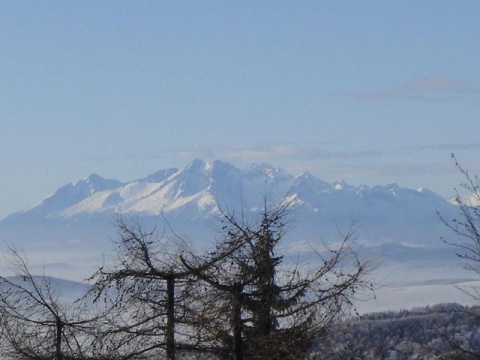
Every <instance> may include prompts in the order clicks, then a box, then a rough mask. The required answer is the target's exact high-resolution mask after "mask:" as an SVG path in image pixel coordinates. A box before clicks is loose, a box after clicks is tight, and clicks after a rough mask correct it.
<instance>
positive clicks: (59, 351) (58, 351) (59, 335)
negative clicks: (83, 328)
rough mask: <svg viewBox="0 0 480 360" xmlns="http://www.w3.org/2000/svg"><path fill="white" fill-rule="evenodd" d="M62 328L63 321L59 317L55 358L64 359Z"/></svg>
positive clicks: (57, 319) (57, 359) (56, 323)
mask: <svg viewBox="0 0 480 360" xmlns="http://www.w3.org/2000/svg"><path fill="white" fill-rule="evenodd" d="M62 328H63V323H62V321H61V320H60V319H59V318H56V319H55V360H62Z"/></svg>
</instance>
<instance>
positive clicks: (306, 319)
mask: <svg viewBox="0 0 480 360" xmlns="http://www.w3.org/2000/svg"><path fill="white" fill-rule="evenodd" d="M290 210H291V208H290V206H289V205H288V204H286V205H285V204H283V205H280V206H278V207H276V208H274V209H272V210H268V209H266V208H265V210H264V211H263V213H262V214H261V215H260V218H259V219H257V221H248V220H245V218H244V217H243V216H242V217H241V218H240V219H239V218H237V217H236V216H235V214H228V213H225V212H224V213H223V219H222V223H221V231H222V232H223V234H224V240H223V242H221V243H220V244H219V245H218V246H217V248H216V250H215V251H214V252H212V253H209V254H207V255H206V256H198V255H196V254H189V255H186V254H184V255H183V256H182V262H183V264H184V265H185V267H186V268H187V269H188V270H190V271H191V272H192V274H193V275H194V276H195V277H197V278H198V280H199V281H201V283H203V284H204V286H205V291H204V293H203V294H202V299H201V301H203V306H202V310H203V312H204V313H203V317H205V318H210V319H212V320H213V321H210V322H204V323H206V324H207V326H208V327H207V328H208V331H210V333H211V334H213V335H215V339H216V341H217V342H218V345H219V346H221V347H223V350H224V354H223V357H224V358H226V357H230V356H231V357H233V358H234V359H236V360H240V359H244V358H248V359H265V358H275V359H279V358H284V359H300V358H303V357H305V356H306V354H307V353H308V351H309V349H310V348H311V346H312V344H313V343H314V341H317V340H318V339H319V338H320V337H321V335H322V334H323V333H324V332H325V331H327V329H328V327H329V325H330V324H331V323H332V322H333V321H334V320H335V319H337V318H338V316H339V315H340V314H341V313H342V310H344V309H345V306H348V305H351V300H352V298H353V297H354V296H355V294H356V293H357V291H359V290H360V289H362V288H365V287H367V288H369V289H371V288H372V284H371V283H369V282H368V281H367V280H366V275H367V274H368V273H369V271H370V269H371V263H370V262H369V261H362V260H360V259H359V258H358V256H357V254H356V252H355V251H354V250H353V249H352V247H351V240H352V238H353V233H352V232H349V233H347V235H346V236H345V237H344V239H343V241H342V242H341V244H340V245H339V246H338V247H337V248H335V249H330V250H328V254H329V255H328V257H322V256H321V255H320V254H318V255H319V258H318V259H316V260H317V261H316V262H315V263H311V264H310V266H309V267H308V266H306V264H299V263H296V264H293V265H292V266H288V265H287V264H286V263H285V262H284V258H283V256H282V255H279V254H278V244H279V242H280V241H281V240H282V238H283V237H284V235H285V227H286V225H287V216H288V215H289V213H290ZM232 247H233V249H234V250H233V251H231V254H230V255H229V256H228V257H225V258H224V261H217V262H214V263H213V264H212V262H211V260H210V259H211V257H212V256H216V255H217V253H218V252H220V253H225V252H228V251H227V250H226V249H232ZM206 263H210V264H211V266H204V264H206Z"/></svg>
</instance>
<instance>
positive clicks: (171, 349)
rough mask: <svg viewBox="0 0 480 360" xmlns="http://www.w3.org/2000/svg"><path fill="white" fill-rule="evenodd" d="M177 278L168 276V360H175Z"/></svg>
mask: <svg viewBox="0 0 480 360" xmlns="http://www.w3.org/2000/svg"><path fill="white" fill-rule="evenodd" d="M175 347H176V346H175V278H174V276H170V277H168V278H167V329H166V351H167V360H175V350H176V349H175Z"/></svg>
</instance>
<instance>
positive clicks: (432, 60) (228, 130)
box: [0, 0, 480, 217]
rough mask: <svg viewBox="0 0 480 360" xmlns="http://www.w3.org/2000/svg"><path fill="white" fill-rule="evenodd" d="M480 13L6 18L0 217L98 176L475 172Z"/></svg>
mask: <svg viewBox="0 0 480 360" xmlns="http://www.w3.org/2000/svg"><path fill="white" fill-rule="evenodd" d="M479 18H480V1H478V0H472V1H468V0H456V1H448V0H445V1H440V0H431V1H428V0H422V1H418V0H414V1H394V0H392V1H383V0H377V1H368V0H361V1H360V0H359V1H332V0H315V1H296V0H295V1H294V0H291V1H280V0H277V1H267V0H262V1H258V0H252V1H246V0H242V1H225V0H221V1H220V0H219V1H208V0H205V1H197V0H196V1H173V0H172V1H139V0H136V1H118V0H116V1H106V0H102V1H93V0H92V1H63V0H62V1H47V0H43V1H33V0H32V1H21V0H19V1H1V2H0V49H1V50H0V51H1V53H0V54H1V55H0V69H1V77H0V126H1V129H0V130H1V131H0V164H1V165H2V170H1V176H0V188H1V189H2V191H1V192H0V217H2V216H5V215H7V214H9V213H12V212H14V211H17V210H21V209H25V208H26V207H28V206H31V205H33V204H34V203H35V202H37V201H39V200H41V199H42V198H43V197H44V196H46V195H48V194H49V193H51V192H53V191H55V190H56V189H57V188H58V187H60V186H61V185H64V184H65V183H68V182H71V181H75V180H78V179H80V178H84V177H86V176H88V175H89V174H91V173H94V172H95V173H99V174H100V175H102V176H104V177H108V178H117V179H120V180H123V181H128V180H134V179H136V178H139V177H144V176H146V175H148V174H150V173H153V172H155V171H156V170H159V169H162V168H165V167H170V166H176V167H183V166H185V165H187V164H188V163H189V162H190V161H191V160H192V159H194V158H202V159H204V160H213V159H217V158H219V159H223V160H227V161H230V162H232V163H233V164H235V165H237V166H240V167H241V166H243V165H244V164H248V163H251V162H270V163H272V164H273V165H276V166H279V167H283V168H285V169H286V170H289V171H291V172H292V173H300V172H303V171H305V170H309V171H311V172H312V173H314V174H315V175H316V176H318V177H320V178H322V179H324V180H326V181H335V180H341V179H344V180H346V181H347V182H349V183H352V184H354V185H359V184H362V183H366V184H369V185H376V184H387V183H391V182H397V183H399V184H400V185H403V186H407V187H412V188H417V187H422V186H423V187H427V188H430V189H432V190H434V191H436V192H438V193H440V194H441V195H443V196H449V195H451V194H452V193H453V188H454V187H455V186H457V184H458V182H459V181H460V177H459V175H458V173H457V172H456V171H455V168H454V166H453V162H452V160H451V159H450V153H452V152H454V153H456V154H457V156H458V158H459V159H460V160H461V161H462V162H463V163H464V164H465V165H466V166H467V167H469V169H471V170H472V171H479V172H480V156H479V155H480V112H479V110H480V67H479V66H480V21H479Z"/></svg>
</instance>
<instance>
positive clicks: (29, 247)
mask: <svg viewBox="0 0 480 360" xmlns="http://www.w3.org/2000/svg"><path fill="white" fill-rule="evenodd" d="M285 200H287V201H292V202H293V203H294V204H295V205H294V207H295V211H294V212H293V218H294V221H293V222H292V225H291V227H290V228H289V232H288V235H287V238H286V242H285V244H286V246H287V247H290V248H292V249H297V250H298V249H308V248H309V247H308V246H309V245H306V244H319V243H327V244H328V243H332V242H335V241H338V240H339V239H340V238H341V233H342V232H343V233H345V232H347V231H348V229H349V228H350V226H352V223H353V222H355V224H356V226H357V231H356V236H357V245H358V246H359V247H362V248H363V249H364V250H363V251H365V253H368V254H371V255H373V256H375V257H379V258H381V259H382V262H383V263H384V271H383V274H384V275H385V274H388V272H389V270H388V269H390V272H391V273H392V274H395V275H396V276H397V277H396V278H395V282H396V283H411V282H415V281H417V282H422V281H423V282H424V281H430V280H438V279H457V280H458V278H460V277H463V276H466V275H465V274H464V273H461V266H459V262H458V261H457V259H456V258H455V256H454V249H452V248H451V247H448V246H446V245H445V244H444V243H443V242H442V241H441V237H449V236H453V234H451V233H450V231H449V230H448V229H447V228H446V226H445V225H444V224H443V223H442V222H441V221H440V218H439V216H438V214H437V212H440V213H441V214H442V216H443V217H444V218H446V219H453V218H454V217H457V216H458V208H457V207H456V206H455V205H453V204H451V203H450V202H448V201H447V200H445V199H443V198H442V197H440V196H438V195H437V194H435V193H433V192H431V191H429V190H427V189H408V188H405V187H402V186H400V185H397V184H390V185H387V186H374V187H369V186H366V185H362V186H352V185H349V184H347V183H345V182H343V181H342V182H335V183H327V182H325V181H322V180H321V179H319V178H317V177H315V176H314V175H312V174H310V173H308V172H305V173H303V174H300V175H296V176H295V175H292V174H289V173H287V172H285V171H283V170H281V169H278V168H275V167H273V166H271V165H268V164H255V165H251V166H250V167H248V168H245V169H239V168H237V167H235V166H234V165H232V164H230V163H227V162H223V161H219V160H217V161H213V162H204V161H202V160H194V161H193V162H192V163H190V164H189V165H188V166H187V167H185V168H183V169H175V168H171V169H165V170H160V171H158V172H156V173H154V174H152V175H150V176H147V177H145V178H141V179H138V180H135V181H130V182H126V183H124V182H121V181H118V180H109V179H104V178H102V177H101V176H99V175H96V174H93V175H90V176H88V177H87V178H85V179H83V180H79V181H76V182H72V183H70V184H67V185H65V186H63V187H61V188H60V189H58V190H57V191H56V192H55V193H53V194H52V195H50V196H47V197H46V198H45V199H43V200H42V201H40V202H39V203H37V204H36V205H34V206H32V207H31V208H29V209H27V210H25V211H21V212H18V213H15V214H12V215H10V216H8V217H7V218H5V219H3V220H1V221H0V242H2V243H8V244H14V245H15V246H17V247H20V248H23V249H25V251H26V252H28V253H33V254H36V255H35V256H36V259H42V256H47V257H48V259H49V260H48V261H47V260H43V262H44V264H45V265H46V266H47V267H50V268H51V269H53V270H54V273H53V275H54V276H62V275H66V274H70V273H71V272H72V271H77V270H78V269H79V268H83V269H84V270H85V268H86V267H87V265H86V264H87V263H88V264H92V263H94V260H95V261H96V262H97V264H98V262H99V261H101V260H102V255H101V254H102V253H108V252H109V251H110V249H111V238H114V237H115V235H116V229H115V226H114V225H112V223H113V222H114V218H115V214H122V215H123V216H126V217H138V218H140V219H141V221H142V222H143V223H145V224H146V226H157V227H160V228H162V227H164V226H165V224H166V222H168V224H169V226H170V227H171V228H173V229H174V231H175V232H176V233H178V234H181V235H182V236H185V237H186V238H188V239H190V241H191V242H192V243H194V244H195V245H197V246H200V247H202V246H208V244H211V243H212V241H213V240H214V238H215V237H216V236H218V233H215V231H214V230H212V223H214V222H215V218H216V216H217V215H218V213H219V206H220V207H221V208H222V209H225V210H228V211H240V210H242V211H244V212H247V213H248V212H255V211H258V210H259V209H262V208H263V207H264V205H265V201H267V202H268V204H270V205H273V204H277V203H278V202H280V201H285ZM412 264H414V265H412ZM428 264H430V265H428ZM432 264H433V265H432ZM429 266H430V267H429ZM419 267H424V268H423V270H421V271H419V270H418V269H419ZM55 271H57V272H56V273H55ZM87 272H88V271H87ZM399 274H402V277H403V276H404V277H405V278H404V281H402V278H401V277H400V278H399ZM419 274H423V275H425V276H423V275H422V276H421V275H419ZM427 275H428V276H427ZM387 281H389V280H387Z"/></svg>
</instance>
